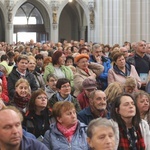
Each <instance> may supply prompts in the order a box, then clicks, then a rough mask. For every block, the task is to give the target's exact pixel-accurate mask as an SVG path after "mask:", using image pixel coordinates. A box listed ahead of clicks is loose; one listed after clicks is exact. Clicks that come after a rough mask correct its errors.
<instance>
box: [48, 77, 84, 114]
mask: <svg viewBox="0 0 150 150" xmlns="http://www.w3.org/2000/svg"><path fill="white" fill-rule="evenodd" d="M56 88H57V91H58V92H57V93H56V94H54V95H53V96H52V97H51V98H50V99H49V104H50V107H51V108H52V107H53V105H54V104H55V103H57V102H59V101H69V102H72V103H73V104H74V106H75V108H76V111H77V112H79V111H80V110H81V108H80V104H79V102H78V101H77V100H76V98H74V97H73V96H72V95H71V84H70V81H69V80H68V79H66V78H61V79H58V81H57V83H56Z"/></svg>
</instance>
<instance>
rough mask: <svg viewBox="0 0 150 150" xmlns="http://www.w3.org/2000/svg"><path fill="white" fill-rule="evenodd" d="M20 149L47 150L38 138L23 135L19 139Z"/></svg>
mask: <svg viewBox="0 0 150 150" xmlns="http://www.w3.org/2000/svg"><path fill="white" fill-rule="evenodd" d="M21 150H48V148H47V147H46V146H45V145H44V144H43V143H41V142H39V141H38V140H35V139H31V138H27V137H25V136H23V137H22V141H21Z"/></svg>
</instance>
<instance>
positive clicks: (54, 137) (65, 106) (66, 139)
mask: <svg viewBox="0 0 150 150" xmlns="http://www.w3.org/2000/svg"><path fill="white" fill-rule="evenodd" d="M52 111H53V115H54V117H55V119H56V123H54V124H51V125H50V129H49V130H48V131H46V133H45V135H44V140H43V143H44V144H45V145H46V146H47V147H48V148H49V150H56V149H61V150H67V149H70V148H71V149H72V150H88V144H87V141H86V138H87V136H86V125H85V124H83V123H81V122H80V121H78V120H77V115H76V109H75V107H74V105H73V103H71V102H68V101H60V102H57V103H56V104H55V105H54V107H53V110H52ZM68 146H69V147H68Z"/></svg>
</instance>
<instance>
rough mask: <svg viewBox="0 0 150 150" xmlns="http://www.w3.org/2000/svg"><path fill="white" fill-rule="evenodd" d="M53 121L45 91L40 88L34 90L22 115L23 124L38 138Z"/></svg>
mask: <svg viewBox="0 0 150 150" xmlns="http://www.w3.org/2000/svg"><path fill="white" fill-rule="evenodd" d="M53 121H54V120H53V118H52V113H51V110H50V109H49V106H48V98H47V95H46V93H45V92H44V91H43V90H42V89H38V90H36V91H34V92H33V93H32V96H31V99H30V102H29V109H28V111H27V113H26V114H25V117H24V121H23V126H24V127H25V128H26V130H27V131H28V132H30V133H32V134H34V135H35V136H36V138H40V137H43V136H44V134H45V132H46V131H47V130H48V129H49V125H50V124H51V123H52V122H53Z"/></svg>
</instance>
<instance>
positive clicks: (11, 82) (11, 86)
mask: <svg viewBox="0 0 150 150" xmlns="http://www.w3.org/2000/svg"><path fill="white" fill-rule="evenodd" d="M16 68H17V67H16V66H15V67H14V68H13V70H12V72H11V73H10V74H9V75H8V83H7V86H8V93H9V98H10V100H12V99H13V96H14V93H15V84H16V82H17V81H18V80H19V79H20V78H21V75H20V74H19V72H17V71H16ZM24 78H25V79H27V80H28V82H29V84H30V87H31V91H35V90H37V89H38V86H37V84H36V80H35V78H34V75H33V74H32V73H30V72H28V71H26V75H25V77H24Z"/></svg>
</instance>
